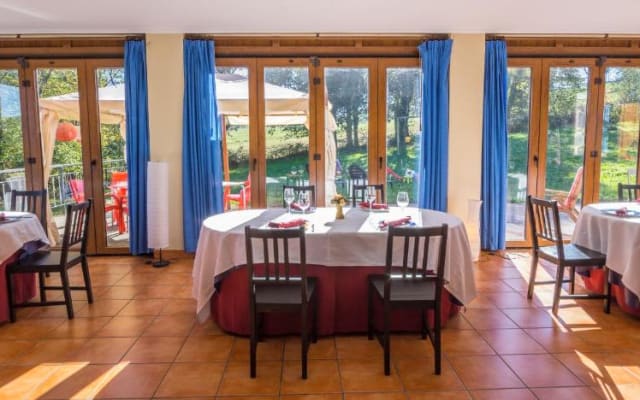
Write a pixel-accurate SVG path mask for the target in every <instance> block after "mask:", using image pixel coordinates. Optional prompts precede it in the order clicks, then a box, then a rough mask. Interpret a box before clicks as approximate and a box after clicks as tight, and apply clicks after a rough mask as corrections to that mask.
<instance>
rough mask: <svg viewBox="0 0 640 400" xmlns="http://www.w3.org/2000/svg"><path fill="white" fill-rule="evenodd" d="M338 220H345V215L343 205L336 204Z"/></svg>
mask: <svg viewBox="0 0 640 400" xmlns="http://www.w3.org/2000/svg"><path fill="white" fill-rule="evenodd" d="M336 219H344V213H343V212H342V204H336Z"/></svg>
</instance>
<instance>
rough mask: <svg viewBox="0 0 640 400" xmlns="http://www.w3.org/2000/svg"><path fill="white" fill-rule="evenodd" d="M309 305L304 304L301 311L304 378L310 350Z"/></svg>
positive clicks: (305, 377)
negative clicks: (308, 329)
mask: <svg viewBox="0 0 640 400" xmlns="http://www.w3.org/2000/svg"><path fill="white" fill-rule="evenodd" d="M307 307H308V304H304V305H303V306H302V310H301V311H302V312H301V314H302V315H301V329H300V339H301V351H302V354H301V362H302V379H307V353H308V350H309V332H307V317H308V316H307Z"/></svg>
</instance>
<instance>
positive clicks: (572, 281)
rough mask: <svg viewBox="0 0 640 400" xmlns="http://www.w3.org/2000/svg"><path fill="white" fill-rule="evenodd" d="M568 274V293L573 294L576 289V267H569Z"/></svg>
mask: <svg viewBox="0 0 640 400" xmlns="http://www.w3.org/2000/svg"><path fill="white" fill-rule="evenodd" d="M569 274H570V275H569V276H570V282H569V293H570V294H574V293H575V290H576V267H571V268H570V269H569ZM563 278H564V277H563Z"/></svg>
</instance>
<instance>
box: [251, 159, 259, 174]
mask: <svg viewBox="0 0 640 400" xmlns="http://www.w3.org/2000/svg"><path fill="white" fill-rule="evenodd" d="M257 166H258V159H257V158H254V159H253V166H252V168H253V170H254V171H255V170H256V167H257Z"/></svg>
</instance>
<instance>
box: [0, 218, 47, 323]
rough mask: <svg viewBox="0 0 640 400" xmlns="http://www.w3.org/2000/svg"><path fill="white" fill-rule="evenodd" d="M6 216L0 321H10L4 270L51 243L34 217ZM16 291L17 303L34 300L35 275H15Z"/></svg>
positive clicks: (0, 224)
mask: <svg viewBox="0 0 640 400" xmlns="http://www.w3.org/2000/svg"><path fill="white" fill-rule="evenodd" d="M3 213H4V215H5V217H6V219H5V220H3V221H0V321H8V320H9V310H8V304H9V303H8V299H7V281H6V275H5V273H4V270H5V268H6V267H7V265H9V264H11V263H13V262H15V261H16V260H18V258H19V257H20V255H21V254H22V253H25V252H27V253H31V252H33V251H35V250H37V249H38V248H40V247H42V246H44V245H47V244H49V240H48V239H47V235H46V234H45V232H44V229H43V228H42V225H41V224H40V220H39V219H38V217H36V216H35V215H33V214H30V213H24V212H14V211H4V212H3ZM13 287H14V296H15V299H14V300H15V301H16V303H23V302H25V301H27V300H29V299H31V298H32V297H33V296H35V294H36V280H35V274H15V275H14V276H13Z"/></svg>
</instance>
